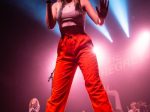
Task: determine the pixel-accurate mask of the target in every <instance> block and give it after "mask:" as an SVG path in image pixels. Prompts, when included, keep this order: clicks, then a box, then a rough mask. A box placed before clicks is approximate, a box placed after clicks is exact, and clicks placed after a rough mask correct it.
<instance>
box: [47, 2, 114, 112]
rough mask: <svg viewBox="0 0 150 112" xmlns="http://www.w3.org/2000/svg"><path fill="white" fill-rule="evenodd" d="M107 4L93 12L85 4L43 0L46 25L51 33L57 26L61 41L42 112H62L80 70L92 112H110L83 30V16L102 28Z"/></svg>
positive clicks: (87, 38)
mask: <svg viewBox="0 0 150 112" xmlns="http://www.w3.org/2000/svg"><path fill="white" fill-rule="evenodd" d="M108 5H109V1H108V0H100V9H99V8H96V11H97V13H96V11H95V10H94V8H93V7H92V5H91V3H90V1H89V0H57V1H56V2H52V1H51V0H47V6H46V22H47V25H48V27H49V28H50V29H52V28H53V27H54V26H55V24H56V21H57V22H58V24H59V29H60V32H61V38H60V41H59V44H58V50H57V61H56V67H55V71H54V78H53V84H52V95H51V97H50V98H49V99H48V102H47V106H46V112H64V110H65V105H66V102H67V98H68V95H69V91H70V88H71V84H72V80H73V77H74V74H75V71H76V68H77V66H79V67H80V69H81V71H82V73H83V76H84V80H85V87H86V89H87V92H88V94H89V97H90V100H91V103H92V107H93V109H94V112H112V109H111V105H110V103H109V100H108V97H107V94H106V91H105V89H104V87H103V84H102V81H101V79H100V77H99V70H98V63H97V59H96V56H95V54H94V53H93V52H92V49H93V43H92V41H91V39H90V37H89V36H88V35H87V34H86V32H85V30H84V25H85V14H86V13H87V14H88V16H89V17H90V18H91V19H92V20H93V21H94V23H95V24H97V25H102V24H103V23H104V19H105V18H106V16H107V12H108Z"/></svg>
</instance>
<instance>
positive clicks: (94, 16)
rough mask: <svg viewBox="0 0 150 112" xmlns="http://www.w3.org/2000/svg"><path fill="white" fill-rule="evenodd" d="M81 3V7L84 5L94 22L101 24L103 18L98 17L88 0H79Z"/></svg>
mask: <svg viewBox="0 0 150 112" xmlns="http://www.w3.org/2000/svg"><path fill="white" fill-rule="evenodd" d="M81 3H82V5H83V7H85V10H86V11H87V14H88V16H89V17H90V18H91V19H92V20H93V21H94V23H95V24H99V25H102V24H103V23H104V19H103V18H99V16H98V14H97V13H96V11H95V10H94V8H93V7H92V5H91V3H90V1H89V0H81Z"/></svg>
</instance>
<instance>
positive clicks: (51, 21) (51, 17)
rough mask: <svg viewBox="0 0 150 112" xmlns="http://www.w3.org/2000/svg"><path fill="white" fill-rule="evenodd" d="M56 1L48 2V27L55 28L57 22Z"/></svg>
mask: <svg viewBox="0 0 150 112" xmlns="http://www.w3.org/2000/svg"><path fill="white" fill-rule="evenodd" d="M56 13H57V10H56V3H50V2H47V3H46V23H47V25H48V28H50V29H53V28H54V26H55V24H56Z"/></svg>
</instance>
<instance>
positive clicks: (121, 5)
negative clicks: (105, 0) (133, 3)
mask: <svg viewBox="0 0 150 112" xmlns="http://www.w3.org/2000/svg"><path fill="white" fill-rule="evenodd" d="M127 1H128V0H110V8H111V11H112V12H113V14H114V15H115V17H116V19H117V20H118V22H119V24H120V25H121V27H122V29H123V31H124V32H125V34H126V36H127V37H128V38H129V36H130V35H129V23H128V7H127V5H128V4H127Z"/></svg>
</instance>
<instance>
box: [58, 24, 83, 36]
mask: <svg viewBox="0 0 150 112" xmlns="http://www.w3.org/2000/svg"><path fill="white" fill-rule="evenodd" d="M60 32H61V36H62V37H63V36H64V35H72V34H73V35H75V34H86V33H85V31H84V27H82V26H77V25H73V26H67V27H63V28H61V29H60Z"/></svg>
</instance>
